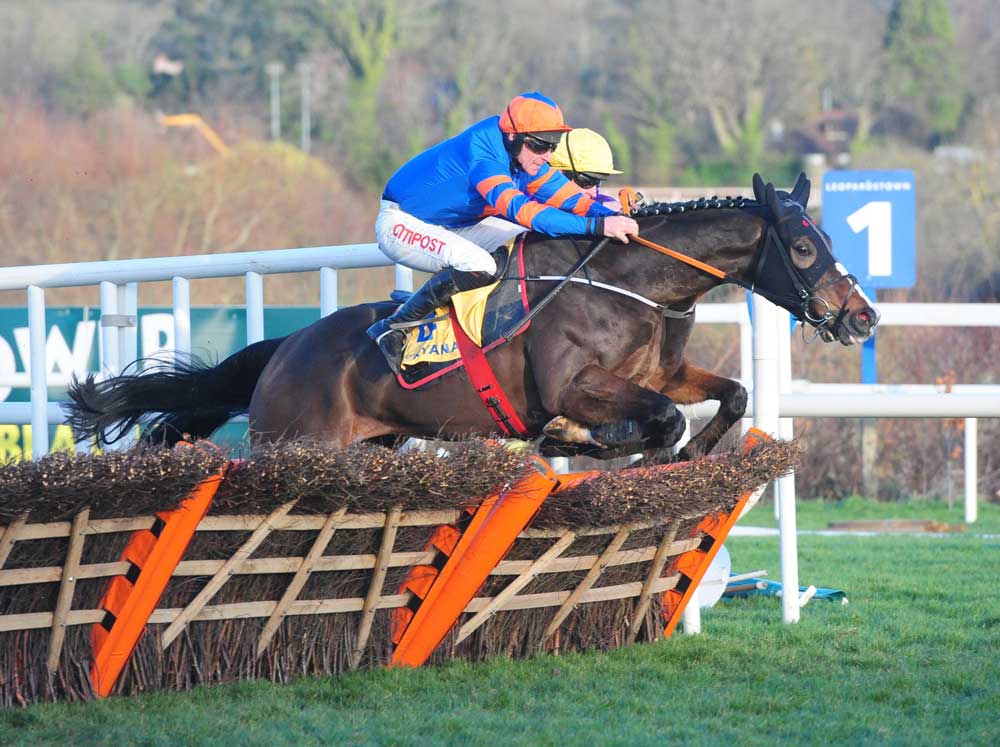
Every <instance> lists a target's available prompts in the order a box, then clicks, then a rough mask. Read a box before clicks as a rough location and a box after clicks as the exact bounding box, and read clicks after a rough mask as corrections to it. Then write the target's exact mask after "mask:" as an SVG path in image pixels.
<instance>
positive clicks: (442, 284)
mask: <svg viewBox="0 0 1000 747" xmlns="http://www.w3.org/2000/svg"><path fill="white" fill-rule="evenodd" d="M495 278H496V275H493V274H490V273H488V272H464V271H462V270H455V269H453V268H451V267H448V268H445V269H444V270H441V271H440V272H438V273H437V274H436V275H434V276H433V277H431V279H430V280H428V281H427V282H426V283H424V284H423V285H422V286H421V287H420V289H419V290H418V291H417V292H416V293H414V294H413V295H412V296H410V297H409V298H408V299H407V300H406V303H404V304H403V305H402V306H400V307H399V308H398V309H397V310H396V311H395V313H393V314H392V315H391V316H388V317H386V318H385V319H380V320H379V321H377V322H375V324H373V325H372V326H370V327H369V328H368V336H369V337H370V338H372V339H373V340H374V341H375V344H376V345H378V349H379V350H381V351H382V355H384V356H385V360H386V362H387V363H388V364H389V369H390V370H391V371H392V372H393V373H394V374H398V373H399V372H400V371H401V370H402V367H401V364H402V358H403V346H404V345H405V343H406V332H407V330H405V329H392V328H391V327H390V326H389V325H391V324H396V323H398V322H416V321H420V320H421V319H423V318H424V317H425V316H427V315H428V314H430V313H431V312H432V311H434V309H436V308H438V307H439V306H447V305H448V302H449V301H450V300H451V297H452V296H454V295H455V294H456V293H458V292H460V291H467V290H472V289H473V288H480V287H482V286H484V285H489V284H490V283H492V282H493V281H494V279H495Z"/></svg>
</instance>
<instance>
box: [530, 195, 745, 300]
mask: <svg viewBox="0 0 1000 747" xmlns="http://www.w3.org/2000/svg"><path fill="white" fill-rule="evenodd" d="M763 225H764V221H763V219H761V218H759V217H757V216H755V215H754V214H753V213H751V212H749V211H745V210H736V209H729V210H726V209H718V210H712V211H711V212H709V211H704V212H701V213H698V214H692V215H679V216H663V217H656V218H647V219H644V220H642V221H641V222H640V231H639V233H640V236H642V237H644V238H647V239H649V240H650V241H654V242H656V243H658V244H661V245H662V246H666V247H667V248H669V249H673V250H675V251H678V252H680V253H682V254H685V255H687V256H689V257H691V258H692V259H696V260H699V261H701V262H705V263H707V264H710V265H712V266H713V267H716V268H717V269H719V270H722V271H723V272H725V273H726V274H728V275H731V276H733V277H737V278H740V279H744V278H745V277H746V276H748V275H749V272H750V265H751V263H752V261H753V257H754V254H755V253H756V249H757V244H758V243H759V241H760V237H761V233H762V230H763ZM592 246H593V240H591V241H590V242H587V241H584V240H580V239H577V240H568V239H540V240H534V241H529V242H528V244H527V245H526V249H525V263H526V269H527V272H528V274H529V275H565V274H566V273H567V272H568V271H569V269H570V268H571V267H572V266H573V265H574V264H575V263H576V262H577V261H578V260H579V259H580V258H581V257H583V256H584V255H586V253H587V252H588V251H589V250H590V249H591V247H592ZM585 273H589V275H590V276H591V277H592V279H594V280H599V281H601V282H604V283H609V284H612V285H615V286H618V287H621V288H623V289H625V290H628V291H631V292H633V293H638V294H640V295H642V296H644V297H646V298H648V299H650V300H652V301H655V302H656V303H659V304H663V305H665V306H670V305H674V304H684V303H686V304H691V303H694V302H695V301H697V300H698V299H699V298H700V297H701V296H702V295H704V294H705V293H707V292H708V291H709V290H711V289H712V288H714V287H715V286H717V285H719V282H720V281H719V280H718V279H717V278H715V277H713V276H712V275H709V274H707V273H705V272H704V271H702V270H698V269H696V268H694V267H692V266H690V265H687V264H684V263H683V262H682V261H680V260H677V259H673V258H671V257H666V256H663V255H662V254H660V253H659V252H657V251H655V250H653V249H649V248H648V247H645V246H642V245H641V244H637V243H635V242H633V243H631V244H629V245H628V246H622V245H621V244H619V243H617V242H615V241H610V242H609V243H608V245H607V246H606V247H605V248H604V249H603V250H602V251H601V253H600V254H598V255H597V256H596V257H595V258H594V259H593V260H592V261H591V262H590V263H588V264H587V265H586V269H585V270H581V271H580V273H579V275H580V276H584V275H585Z"/></svg>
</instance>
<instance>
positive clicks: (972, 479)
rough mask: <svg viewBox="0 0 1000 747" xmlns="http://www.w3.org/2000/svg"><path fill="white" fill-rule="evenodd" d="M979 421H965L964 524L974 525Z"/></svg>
mask: <svg viewBox="0 0 1000 747" xmlns="http://www.w3.org/2000/svg"><path fill="white" fill-rule="evenodd" d="M978 429H979V421H978V420H976V418H966V419H965V523H966V524H973V523H975V521H976V519H977V518H978V517H977V512H978V506H977V505H976V501H977V499H978V493H979V485H978V483H979V476H978V474H977V470H978V469H979V465H978V454H977V453H976V452H977V450H978V448H979V444H978V441H979V438H978V436H979V434H978V433H977V431H978Z"/></svg>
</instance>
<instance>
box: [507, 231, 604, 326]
mask: <svg viewBox="0 0 1000 747" xmlns="http://www.w3.org/2000/svg"><path fill="white" fill-rule="evenodd" d="M609 240H610V239H608V238H607V237H604V238H603V239H601V240H600V241H598V242H597V243H596V244H594V247H593V248H592V249H591V250H590V251H589V252H587V254H586V255H585V256H583V257H581V258H580V259H578V260H577V262H576V264H574V265H573V266H572V267H571V268H569V272H567V273H566V275H565V276H563V278H562V280H560V281H559V284H558V285H556V287H555V288H553V289H552V290H550V291H549V292H548V293H547V294H545V296H543V297H542V300H540V301H539V302H538V303H537V304H535V306H534V307H533V308H532V309H531V311H529V312H528V313H527V314H525V315H524V317H523V318H522V319H521V321H519V322H518V323H517V324H515V325H514V327H513V328H512V329H511V330H510V331H509V332H507V334H505V335H504V336H503V339H504V341H508V340H510V339H511V338H512V337H516V336H517V334H518V333H519V332H520V331H521V330H522V329H524V328H525V327H526V326H528V324H529V323H530V322H531V320H532V319H534V318H535V317H536V316H538V314H539V312H541V310H542V309H544V308H545V307H546V306H548V305H549V304H550V303H551V302H552V299H554V298H555V297H556V294H558V293H559V291H561V290H562V289H563V288H565V287H566V284H567V283H569V282H570V281H572V280H573V276H574V275H576V274H577V273H578V272H579V271H580V270H582V269H583V267H584V265H586V264H587V263H588V262H590V260H592V259H593V258H594V257H596V256H597V255H598V253H600V251H601V250H602V249H603V248H604V247H606V246H607V245H608V241H609Z"/></svg>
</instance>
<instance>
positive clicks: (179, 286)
mask: <svg viewBox="0 0 1000 747" xmlns="http://www.w3.org/2000/svg"><path fill="white" fill-rule="evenodd" d="M173 286H174V360H175V361H176V360H178V358H181V357H185V358H186V357H188V356H189V355H190V354H191V283H190V281H188V279H187V278H181V277H175V278H174V279H173Z"/></svg>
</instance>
